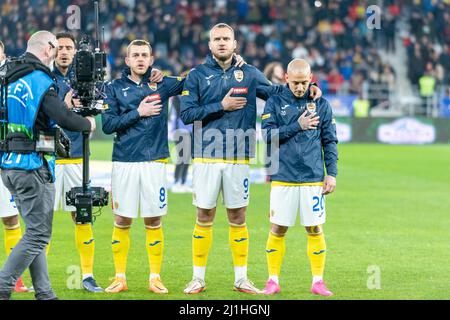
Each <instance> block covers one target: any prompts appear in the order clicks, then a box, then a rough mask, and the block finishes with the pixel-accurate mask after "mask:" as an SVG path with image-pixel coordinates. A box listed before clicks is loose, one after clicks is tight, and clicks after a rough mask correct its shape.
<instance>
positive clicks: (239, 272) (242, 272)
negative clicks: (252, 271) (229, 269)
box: [234, 266, 247, 283]
mask: <svg viewBox="0 0 450 320" xmlns="http://www.w3.org/2000/svg"><path fill="white" fill-rule="evenodd" d="M241 279H247V266H245V267H234V282H235V283H236V282H238V281H239V280H241Z"/></svg>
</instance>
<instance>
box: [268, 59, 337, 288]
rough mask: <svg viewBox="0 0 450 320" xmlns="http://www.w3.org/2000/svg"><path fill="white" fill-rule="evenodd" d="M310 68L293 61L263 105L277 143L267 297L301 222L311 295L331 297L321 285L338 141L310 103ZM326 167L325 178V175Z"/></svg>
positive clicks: (321, 102) (326, 115)
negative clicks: (289, 239) (287, 239)
mask: <svg viewBox="0 0 450 320" xmlns="http://www.w3.org/2000/svg"><path fill="white" fill-rule="evenodd" d="M311 79H312V73H311V68H310V66H309V64H308V63H307V62H306V61H305V60H301V59H295V60H293V61H292V62H291V63H290V64H289V66H288V69H287V75H286V83H287V86H285V87H283V90H282V91H281V92H280V93H279V94H276V95H274V96H272V97H270V98H269V100H268V101H267V103H266V106H265V108H264V113H263V115H262V128H263V130H267V134H266V139H267V142H268V143H269V144H270V143H272V142H273V140H274V137H277V138H278V141H279V165H278V170H276V171H275V172H271V177H270V178H271V181H272V188H271V192H270V222H271V223H272V226H271V229H270V233H269V238H268V240H267V245H266V255H267V264H268V269H269V279H268V281H267V283H266V287H265V288H264V290H263V293H265V294H275V293H278V292H280V285H279V279H278V277H279V274H280V270H281V264H282V261H283V257H284V253H285V234H286V232H287V230H288V228H289V227H292V226H294V225H295V222H296V218H297V215H298V214H299V213H300V222H301V224H302V225H303V226H304V227H305V229H306V232H307V252H308V257H309V260H310V264H311V272H312V287H311V292H312V293H313V294H318V295H322V296H331V295H332V292H331V291H330V290H328V289H327V287H326V285H325V283H324V282H323V273H324V268H325V256H326V245H325V237H324V234H323V228H322V225H323V224H324V223H325V216H326V214H325V196H326V195H327V194H330V193H332V192H333V191H334V190H335V188H336V175H337V160H338V152H337V147H336V144H337V142H338V141H337V138H336V125H335V121H334V118H333V113H332V109H331V106H330V104H329V103H328V101H327V100H325V99H323V98H320V99H318V100H317V101H312V100H311V99H310V98H309V94H308V87H309V84H310V82H311ZM324 165H325V167H326V173H325V171H324Z"/></svg>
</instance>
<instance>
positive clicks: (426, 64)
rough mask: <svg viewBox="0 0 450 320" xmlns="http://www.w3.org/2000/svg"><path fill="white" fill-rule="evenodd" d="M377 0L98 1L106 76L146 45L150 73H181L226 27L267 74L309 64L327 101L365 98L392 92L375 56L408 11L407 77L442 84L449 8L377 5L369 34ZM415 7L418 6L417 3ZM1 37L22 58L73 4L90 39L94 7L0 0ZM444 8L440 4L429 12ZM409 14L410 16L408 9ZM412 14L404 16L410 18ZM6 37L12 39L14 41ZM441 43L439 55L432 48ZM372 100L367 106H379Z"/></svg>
mask: <svg viewBox="0 0 450 320" xmlns="http://www.w3.org/2000/svg"><path fill="white" fill-rule="evenodd" d="M373 2H374V1H364V0H362V1H355V0H326V1H325V0H320V1H299V0H258V1H256V0H215V1H206V0H189V1H188V0H181V1H175V0H154V1H139V0H108V1H101V8H100V9H101V10H100V14H101V17H100V22H101V25H102V26H104V27H105V39H106V47H107V51H108V53H109V57H108V59H109V64H110V67H111V76H112V77H117V76H118V75H119V74H120V72H121V69H122V68H123V66H124V59H123V57H124V55H125V52H126V51H125V48H126V45H127V44H128V43H129V41H131V40H133V39H136V38H143V39H146V40H148V41H150V42H151V43H152V45H153V48H154V53H155V55H156V63H155V65H156V66H158V67H159V68H161V69H162V70H164V71H166V72H167V73H170V74H182V73H183V72H186V71H188V70H189V69H190V68H192V67H193V66H195V65H196V64H198V63H200V62H202V60H203V58H204V57H205V56H206V55H207V54H208V52H209V50H208V30H209V28H210V27H211V26H212V25H214V24H216V23H218V22H226V23H228V24H230V25H231V26H232V27H234V28H235V30H236V33H237V40H238V46H239V48H238V52H239V53H240V54H241V55H242V56H243V57H244V58H245V59H246V61H247V62H248V63H251V64H253V65H255V66H256V67H258V68H260V69H261V70H263V69H264V68H265V67H266V66H267V65H268V64H269V63H271V62H273V61H279V62H281V63H282V65H283V66H286V65H287V63H288V62H289V61H290V60H291V59H292V58H305V59H307V60H308V61H309V62H310V63H311V65H312V67H313V70H314V72H315V80H317V81H319V83H320V86H321V88H322V89H323V91H324V92H325V93H341V92H343V93H351V94H355V95H361V94H362V92H367V91H368V90H369V91H370V89H371V88H381V92H383V91H386V92H387V91H389V88H390V87H393V86H394V84H395V77H396V75H395V73H394V69H393V67H392V65H391V64H390V63H389V61H384V60H383V59H382V57H381V56H380V54H379V49H384V50H386V51H388V52H391V53H392V52H394V51H395V50H396V43H395V36H396V33H397V29H398V26H397V23H398V20H399V17H400V16H401V14H403V12H410V15H411V18H410V20H409V22H410V24H411V33H410V37H409V38H408V39H406V40H405V42H404V45H406V46H408V52H409V56H410V59H409V66H410V68H409V76H410V79H411V81H413V82H417V81H418V79H419V77H420V75H421V74H423V73H424V72H425V71H426V70H428V69H430V70H432V71H433V72H434V73H436V74H437V77H440V79H441V81H444V77H448V72H447V73H445V72H443V70H449V69H448V64H449V63H450V62H449V61H450V59H448V54H449V53H448V40H449V35H450V31H449V28H450V27H449V26H450V23H449V22H450V21H449V13H448V10H449V5H448V4H446V5H444V4H441V3H440V2H441V1H431V0H429V1H423V3H424V4H422V1H408V0H403V1H394V0H387V1H382V2H383V3H382V10H381V29H373V30H371V29H369V28H367V25H366V21H367V18H368V16H369V14H368V13H367V12H366V9H367V7H368V6H369V5H371V4H373ZM416 2H417V3H420V4H414V3H416ZM0 3H1V8H0V9H1V13H2V14H1V24H0V25H1V26H2V27H1V30H0V32H1V33H0V39H2V40H3V42H4V43H5V45H6V48H7V53H8V54H10V55H18V54H20V53H21V52H23V50H24V48H25V44H26V40H27V38H28V36H29V35H30V34H31V33H32V32H34V31H36V30H38V29H49V30H53V31H61V30H64V29H66V20H67V18H68V17H69V16H70V15H71V14H70V13H69V14H68V13H67V8H68V7H69V6H70V5H71V4H75V5H78V6H79V7H80V8H81V16H82V20H81V27H82V29H83V30H84V31H86V30H88V32H91V33H92V32H93V21H94V12H93V9H92V8H93V6H92V1H91V0H58V1H56V0H20V1H19V0H1V2H0ZM434 3H440V4H434ZM405 10H406V11H405ZM408 10H409V11H408ZM11 35H14V36H13V37H11ZM436 44H439V45H440V47H441V48H442V49H439V50H438V49H437V48H438V47H437V46H436ZM376 102H377V101H374V102H373V103H375V104H376Z"/></svg>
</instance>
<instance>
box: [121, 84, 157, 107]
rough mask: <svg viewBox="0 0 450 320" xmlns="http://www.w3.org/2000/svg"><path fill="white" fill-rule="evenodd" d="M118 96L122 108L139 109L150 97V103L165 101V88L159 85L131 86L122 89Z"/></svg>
mask: <svg viewBox="0 0 450 320" xmlns="http://www.w3.org/2000/svg"><path fill="white" fill-rule="evenodd" d="M118 96H119V97H118V98H119V101H120V105H121V108H123V109H124V110H128V109H136V108H138V107H139V104H140V103H141V101H142V100H144V98H146V97H149V101H154V100H161V101H164V100H163V99H165V94H164V90H163V87H162V86H161V85H160V84H157V83H142V84H140V85H137V84H135V85H132V84H130V85H128V86H125V87H123V88H121V89H120V92H119V95H118Z"/></svg>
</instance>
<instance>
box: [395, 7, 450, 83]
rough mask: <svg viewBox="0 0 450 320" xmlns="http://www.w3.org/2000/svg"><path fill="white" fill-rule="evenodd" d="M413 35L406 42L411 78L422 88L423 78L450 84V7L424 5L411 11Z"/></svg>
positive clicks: (411, 30) (410, 21)
mask: <svg viewBox="0 0 450 320" xmlns="http://www.w3.org/2000/svg"><path fill="white" fill-rule="evenodd" d="M410 10H411V12H410V19H409V24H410V33H409V35H408V36H406V37H405V38H404V44H405V46H406V47H407V51H408V77H409V79H410V81H411V83H413V84H416V85H417V84H419V79H420V77H422V76H423V75H424V74H428V75H432V76H433V77H434V78H435V79H436V81H437V82H438V83H446V84H449V83H450V74H449V72H450V5H449V4H448V3H447V4H444V2H441V1H424V2H423V3H416V4H413V5H412V6H411V8H410Z"/></svg>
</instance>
